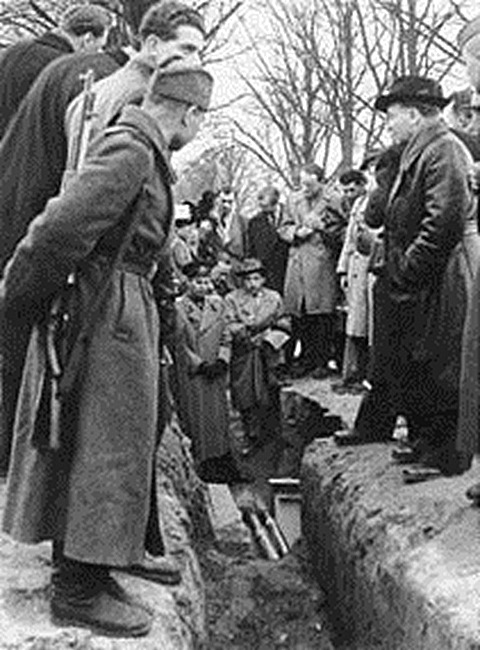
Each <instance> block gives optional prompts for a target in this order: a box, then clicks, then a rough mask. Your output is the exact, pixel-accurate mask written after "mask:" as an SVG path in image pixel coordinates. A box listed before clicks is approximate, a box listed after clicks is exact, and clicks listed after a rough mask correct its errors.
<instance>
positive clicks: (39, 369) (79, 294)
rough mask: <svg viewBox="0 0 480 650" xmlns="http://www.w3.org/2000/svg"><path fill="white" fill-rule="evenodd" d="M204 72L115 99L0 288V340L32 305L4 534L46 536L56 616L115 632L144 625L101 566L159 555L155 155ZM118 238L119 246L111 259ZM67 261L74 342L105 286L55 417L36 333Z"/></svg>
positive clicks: (179, 130)
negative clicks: (124, 101)
mask: <svg viewBox="0 0 480 650" xmlns="http://www.w3.org/2000/svg"><path fill="white" fill-rule="evenodd" d="M212 83H213V80H212V77H211V75H210V74H209V73H208V72H206V71H205V70H204V69H202V68H200V67H193V68H176V69H175V70H173V69H171V70H169V71H168V72H167V71H164V72H161V71H159V72H158V73H157V74H155V75H154V77H153V78H152V80H151V83H150V86H149V89H148V91H147V94H146V97H145V99H144V101H143V103H142V105H141V107H138V106H128V107H126V108H125V109H124V111H123V112H122V115H121V117H120V120H119V122H118V123H117V125H116V126H115V127H112V128H111V129H108V130H107V131H106V132H105V133H104V134H103V135H102V136H101V137H100V138H98V139H97V140H96V142H95V144H94V146H93V147H92V149H91V151H90V153H89V156H88V158H87V161H86V164H85V166H84V168H83V169H82V170H81V171H80V172H79V174H78V175H77V176H76V177H75V178H74V179H73V180H72V181H71V183H70V184H69V185H68V187H67V188H66V189H65V190H64V191H63V193H61V194H60V195H59V196H58V197H56V198H54V199H52V200H51V201H49V203H48V204H47V206H46V208H45V210H44V211H43V213H41V214H40V215H38V216H37V217H36V218H35V219H34V220H33V222H32V224H31V226H30V228H29V230H28V233H27V234H26V236H25V237H24V238H23V239H22V240H21V241H20V243H19V244H18V246H17V248H16V250H15V253H14V255H13V257H12V259H11V260H10V262H9V263H8V264H7V267H6V269H5V274H4V278H3V282H2V284H1V286H0V288H1V297H2V305H1V307H2V310H1V313H2V329H1V332H0V333H1V334H2V336H3V335H4V333H5V328H6V327H8V324H12V323H14V322H15V318H19V317H20V316H21V314H23V313H25V312H26V311H27V310H28V311H30V312H32V311H33V313H34V314H35V315H36V319H35V324H34V328H33V331H32V336H31V339H30V344H29V349H28V353H27V359H26V363H25V367H24V373H23V379H22V386H21V390H20V395H19V401H18V407H17V418H16V421H15V427H14V439H13V450H12V460H11V463H10V469H9V475H8V485H7V498H6V507H5V513H4V519H3V530H4V531H5V532H6V533H8V534H10V535H11V536H12V537H13V538H14V539H16V540H18V541H19V542H23V543H30V544H34V543H38V542H41V541H44V540H52V541H53V567H54V569H53V591H52V603H51V607H52V614H53V615H54V617H55V618H56V619H57V620H58V621H59V622H60V623H66V624H73V625H82V626H88V627H91V628H95V629H99V630H100V631H101V632H104V633H109V634H114V635H118V636H140V635H143V634H147V633H148V631H149V629H150V626H151V617H150V615H149V614H148V613H147V612H146V611H145V609H143V608H141V607H138V606H137V605H135V604H134V603H133V602H132V599H131V598H129V597H128V595H127V594H125V592H124V591H123V590H122V589H121V588H120V586H119V585H118V584H117V583H116V582H115V581H114V579H113V578H112V577H111V576H110V569H111V568H117V569H121V570H124V571H129V572H132V573H134V574H135V575H145V574H144V572H143V566H144V559H145V558H144V553H145V548H146V549H147V551H150V552H151V553H154V554H157V555H158V554H159V551H161V546H162V539H161V536H160V534H159V530H158V518H156V517H155V513H156V512H157V511H156V509H155V510H154V509H153V507H154V505H155V498H154V494H155V492H154V486H155V479H154V457H155V451H156V446H157V424H158V417H159V403H158V402H159V397H158V395H159V358H158V356H159V334H160V332H159V308H158V305H157V304H156V286H157V285H156V274H157V265H158V261H159V259H160V258H161V256H162V255H163V254H164V250H163V249H164V248H165V245H166V243H167V241H168V239H169V233H170V227H171V221H172V196H171V189H170V186H171V184H172V182H173V173H172V171H171V167H170V162H169V161H170V154H171V152H172V151H175V150H178V149H180V148H181V147H182V146H184V145H185V144H187V143H188V142H190V141H191V140H192V139H193V138H194V137H195V135H196V133H197V131H198V129H199V127H200V124H201V122H202V119H203V116H204V114H205V111H206V110H207V109H208V106H209V101H210V96H211V92H212ZM129 224H131V230H130V236H129V237H128V238H126V232H127V230H126V229H127V227H128V225H129ZM122 240H124V241H126V242H127V244H126V248H125V250H124V253H123V255H122V256H121V257H120V259H117V260H116V262H115V266H113V259H115V253H116V251H118V250H119V241H122ZM110 268H111V269H112V271H111V273H112V276H111V279H110V281H109V282H108V284H104V283H105V273H106V271H107V270H108V269H110ZM73 272H74V273H75V276H76V283H75V286H74V288H73V295H71V298H72V302H73V303H74V304H75V306H76V307H77V309H73V308H72V312H71V313H70V317H69V319H70V322H71V325H72V330H71V331H70V334H71V335H72V337H73V338H74V337H75V333H76V332H78V330H79V328H80V327H81V326H82V324H83V322H82V319H84V318H85V314H87V313H88V311H89V306H90V305H91V304H92V296H95V295H97V293H99V292H100V289H101V287H103V286H105V287H106V294H105V298H104V300H103V301H102V305H101V309H100V310H97V312H96V314H95V317H94V318H92V319H91V321H93V323H92V322H91V323H90V337H89V345H88V347H87V348H86V349H84V351H83V352H84V355H83V359H82V361H83V364H82V369H81V373H79V375H78V376H77V377H76V383H75V389H74V390H73V391H71V393H70V394H69V397H68V399H65V400H62V401H61V403H60V412H59V414H58V419H57V422H58V423H59V426H58V427H57V428H55V429H54V428H53V427H52V426H51V422H52V419H53V418H52V410H51V406H52V400H54V399H55V398H54V393H53V391H54V390H55V386H56V385H55V382H52V374H53V373H54V372H55V365H54V364H52V359H53V358H54V356H55V355H53V352H52V350H54V349H55V344H56V343H57V340H58V338H59V337H60V333H58V335H57V336H56V337H55V338H54V339H53V340H52V339H51V338H49V337H48V336H47V331H46V330H47V329H48V328H49V327H50V326H49V323H50V322H51V321H49V319H48V312H49V307H50V304H51V302H52V300H53V299H54V298H55V297H56V296H57V295H58V294H59V292H60V290H61V288H62V286H63V285H64V283H65V281H66V279H67V277H68V276H70V275H71V274H72V273H73ZM47 342H50V345H49V346H48V347H47ZM64 347H65V344H64V345H63V348H64ZM53 403H55V402H54V401H53ZM54 431H56V432H57V434H58V435H57V436H55V435H53V432H54Z"/></svg>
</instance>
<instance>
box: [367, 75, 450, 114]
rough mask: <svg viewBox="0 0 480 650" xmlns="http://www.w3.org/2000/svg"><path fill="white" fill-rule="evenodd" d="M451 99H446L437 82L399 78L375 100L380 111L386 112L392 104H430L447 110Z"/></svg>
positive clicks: (413, 77) (414, 78)
mask: <svg viewBox="0 0 480 650" xmlns="http://www.w3.org/2000/svg"><path fill="white" fill-rule="evenodd" d="M449 101H450V99H449V98H446V97H444V95H443V91H442V87H441V86H440V84H439V83H438V82H437V81H434V80H433V79H428V78H427V77H415V76H407V77H398V79H395V81H393V83H392V84H391V86H390V88H389V89H388V90H387V92H386V93H385V94H383V95H380V96H379V97H377V99H376V100H375V104H374V106H375V108H376V109H377V110H378V111H386V110H387V108H388V107H389V106H391V105H392V104H412V103H420V104H428V105H431V106H438V107H439V108H445V106H446V105H447V104H448V103H449Z"/></svg>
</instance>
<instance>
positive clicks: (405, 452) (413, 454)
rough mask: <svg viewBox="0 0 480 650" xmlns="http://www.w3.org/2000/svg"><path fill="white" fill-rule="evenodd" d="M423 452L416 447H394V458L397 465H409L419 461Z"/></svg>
mask: <svg viewBox="0 0 480 650" xmlns="http://www.w3.org/2000/svg"><path fill="white" fill-rule="evenodd" d="M421 456H422V453H421V452H420V451H419V450H418V449H415V448H414V447H396V448H395V449H392V460H393V461H394V462H395V463H397V465H409V464H411V463H418V462H419V461H420V458H421Z"/></svg>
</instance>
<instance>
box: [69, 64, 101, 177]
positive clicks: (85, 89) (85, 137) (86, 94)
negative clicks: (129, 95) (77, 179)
mask: <svg viewBox="0 0 480 650" xmlns="http://www.w3.org/2000/svg"><path fill="white" fill-rule="evenodd" d="M79 79H80V80H81V81H82V91H81V97H82V108H81V114H80V125H79V130H78V133H77V134H76V137H74V138H73V142H72V146H71V148H70V151H69V152H68V158H67V164H66V168H65V174H64V177H63V183H62V186H63V187H65V185H66V184H67V183H68V181H69V180H70V179H71V178H72V177H73V176H75V174H76V173H77V172H78V171H79V170H80V169H81V168H82V167H83V163H84V162H85V158H86V155H87V148H88V143H89V142H90V135H91V131H92V119H93V117H94V116H95V111H94V105H95V93H94V92H93V84H94V81H95V73H94V71H93V70H92V69H89V70H87V72H85V73H84V74H81V75H80V76H79Z"/></svg>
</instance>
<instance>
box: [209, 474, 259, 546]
mask: <svg viewBox="0 0 480 650" xmlns="http://www.w3.org/2000/svg"><path fill="white" fill-rule="evenodd" d="M208 497H209V499H208V502H209V513H210V522H211V524H212V529H213V534H214V538H215V542H216V543H217V546H218V547H219V550H221V551H223V552H226V553H232V554H238V553H240V554H242V552H243V553H247V552H249V551H251V550H252V547H253V540H252V536H251V534H250V531H249V529H248V527H247V526H246V525H245V524H244V523H243V519H242V514H241V512H240V510H239V509H238V507H237V504H236V502H235V499H234V498H233V496H232V493H231V491H230V488H229V487H228V485H223V484H220V483H218V484H209V485H208Z"/></svg>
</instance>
